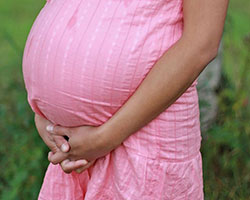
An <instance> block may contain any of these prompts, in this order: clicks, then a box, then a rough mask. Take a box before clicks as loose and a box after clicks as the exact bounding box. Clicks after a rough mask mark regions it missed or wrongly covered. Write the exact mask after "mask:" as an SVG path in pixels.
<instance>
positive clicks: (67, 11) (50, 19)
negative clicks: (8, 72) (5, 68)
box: [23, 0, 182, 126]
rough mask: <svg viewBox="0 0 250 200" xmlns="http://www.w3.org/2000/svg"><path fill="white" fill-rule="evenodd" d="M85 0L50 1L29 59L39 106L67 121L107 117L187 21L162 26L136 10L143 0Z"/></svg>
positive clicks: (30, 83)
mask: <svg viewBox="0 0 250 200" xmlns="http://www.w3.org/2000/svg"><path fill="white" fill-rule="evenodd" d="M82 2H85V1H82V0H71V1H68V0H64V1H61V0H60V1H59V0H54V1H51V2H50V3H47V4H46V5H45V7H44V8H43V9H42V10H41V12H40V13H39V15H38V17H37V19H36V21H35V22H34V24H33V27H32V29H31V31H30V34H29V36H28V39H27V42H26V46H25V51H24V57H23V74H24V81H25V85H26V89H27V92H28V101H29V103H30V105H31V107H32V109H33V110H34V111H35V112H37V113H39V114H42V115H44V116H45V117H46V118H47V119H49V120H50V121H52V122H53V123H55V124H59V125H63V126H80V125H100V124H102V123H104V122H105V121H106V120H108V119H109V118H110V117H111V116H112V115H113V114H114V113H115V112H116V111H117V110H118V109H119V108H120V107H121V106H122V105H123V104H124V103H125V102H126V100H127V99H128V98H129V97H130V96H131V95H132V94H133V92H134V91H135V90H136V88H137V87H138V86H139V85H140V83H141V82H142V80H143V79H144V78H145V76H146V75H147V73H148V72H149V71H150V69H151V68H152V67H153V65H154V63H155V62H156V61H157V60H158V59H159V57H160V56H161V55H162V54H163V53H164V51H166V50H167V49H168V48H169V47H170V46H171V45H172V44H173V43H174V42H175V41H176V40H177V39H178V38H179V37H180V36H181V27H182V24H181V23H175V25H174V27H173V26H170V25H169V26H167V25H166V24H165V27H164V26H158V25H159V23H160V22H161V21H159V18H157V15H156V14H153V13H152V12H153V10H152V9H145V8H144V11H143V12H142V13H139V14H137V15H135V14H134V13H136V12H135V10H136V9H138V6H136V4H135V2H137V1H134V3H133V4H135V5H132V4H131V5H130V7H129V8H128V7H126V6H125V5H123V4H122V3H118V1H109V3H105V1H96V0H93V1H91V3H89V2H88V4H87V3H86V4H82ZM110 2H112V3H111V4H110ZM158 12H159V14H160V13H161V10H159V11H158ZM162 12H164V9H163V10H162ZM150 13H151V15H150ZM132 14H133V15H132ZM161 23H162V22H161ZM154 29H157V30H154ZM173 29H175V36H174V37H172V39H171V40H169V39H168V38H169V34H170V33H173ZM168 33H169V34H168Z"/></svg>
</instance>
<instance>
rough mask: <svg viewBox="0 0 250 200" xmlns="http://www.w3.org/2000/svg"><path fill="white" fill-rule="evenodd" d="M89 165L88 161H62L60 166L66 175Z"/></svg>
mask: <svg viewBox="0 0 250 200" xmlns="http://www.w3.org/2000/svg"><path fill="white" fill-rule="evenodd" d="M87 163H88V161H86V160H77V161H70V160H68V159H66V160H64V161H62V162H61V164H60V165H61V167H62V170H63V171H64V172H65V173H71V172H72V171H74V170H76V169H78V168H82V167H83V166H85V165H86V164H87Z"/></svg>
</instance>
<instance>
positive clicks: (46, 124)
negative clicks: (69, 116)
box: [35, 114, 93, 172]
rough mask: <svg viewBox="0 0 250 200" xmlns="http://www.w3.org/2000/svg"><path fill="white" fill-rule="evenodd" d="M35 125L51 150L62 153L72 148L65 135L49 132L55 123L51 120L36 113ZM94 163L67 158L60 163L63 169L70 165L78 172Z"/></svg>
mask: <svg viewBox="0 0 250 200" xmlns="http://www.w3.org/2000/svg"><path fill="white" fill-rule="evenodd" d="M35 125H36V128H37V131H38V133H39V135H40V137H41V138H42V139H43V141H44V143H45V144H46V145H47V146H48V147H49V149H50V150H51V152H53V153H59V152H61V153H62V152H68V151H69V150H70V145H69V144H68V141H67V140H66V139H65V138H64V137H63V136H61V135H54V134H51V133H49V131H50V130H53V124H52V123H51V122H50V121H48V120H47V119H45V118H43V117H41V116H40V115H38V114H35ZM51 152H50V153H49V155H48V157H50V154H51ZM92 164H93V162H91V163H88V162H87V161H86V160H78V161H71V162H68V160H65V161H63V162H62V163H60V165H61V167H62V168H63V169H66V170H67V168H68V166H70V168H71V169H75V170H77V169H78V170H77V172H82V171H83V170H85V169H87V168H88V167H89V166H90V165H92Z"/></svg>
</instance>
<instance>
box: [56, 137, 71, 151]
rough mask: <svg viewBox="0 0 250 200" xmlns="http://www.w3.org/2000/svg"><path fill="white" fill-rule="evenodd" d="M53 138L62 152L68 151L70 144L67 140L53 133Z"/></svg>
mask: <svg viewBox="0 0 250 200" xmlns="http://www.w3.org/2000/svg"><path fill="white" fill-rule="evenodd" d="M53 140H54V142H55V144H56V146H57V147H58V148H59V149H60V150H61V151H62V152H64V153H66V152H69V150H70V145H69V143H68V141H67V140H66V139H65V138H64V137H63V136H59V135H54V136H53Z"/></svg>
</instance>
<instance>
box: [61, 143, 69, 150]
mask: <svg viewBox="0 0 250 200" xmlns="http://www.w3.org/2000/svg"><path fill="white" fill-rule="evenodd" d="M61 151H62V152H67V151H68V147H67V145H66V144H62V146H61Z"/></svg>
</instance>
